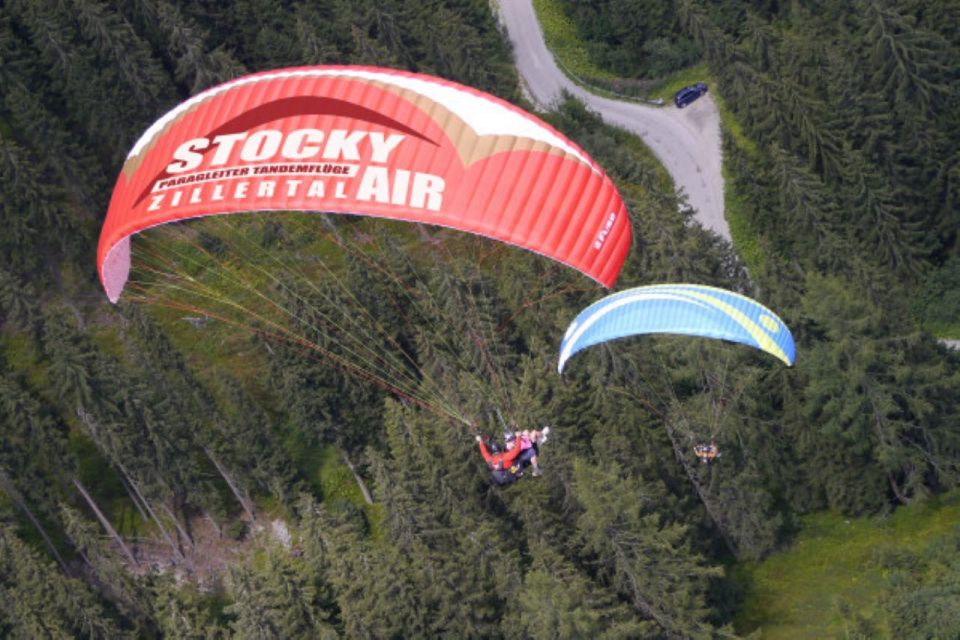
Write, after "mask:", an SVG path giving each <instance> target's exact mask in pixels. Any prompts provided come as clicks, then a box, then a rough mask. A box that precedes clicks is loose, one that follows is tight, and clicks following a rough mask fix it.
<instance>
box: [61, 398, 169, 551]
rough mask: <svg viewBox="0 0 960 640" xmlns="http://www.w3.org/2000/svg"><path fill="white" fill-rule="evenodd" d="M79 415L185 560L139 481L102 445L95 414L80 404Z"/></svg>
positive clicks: (135, 502) (95, 440)
mask: <svg viewBox="0 0 960 640" xmlns="http://www.w3.org/2000/svg"><path fill="white" fill-rule="evenodd" d="M77 417H79V418H80V421H81V422H83V423H84V424H85V425H86V426H87V429H89V430H90V436H91V437H92V438H93V440H94V442H96V443H97V445H98V446H99V447H100V448H101V450H103V451H106V452H107V453H108V455H109V457H110V460H111V461H112V462H113V464H114V466H115V467H116V468H117V469H119V470H120V474H121V476H122V480H123V482H124V483H125V485H126V486H127V487H128V491H129V490H131V489H132V490H133V492H134V493H135V494H136V496H137V498H139V499H140V504H141V505H143V507H144V508H145V509H146V510H147V512H148V513H149V514H150V517H151V518H152V519H153V521H154V522H155V523H157V527H158V528H159V529H160V533H161V534H162V535H163V537H164V538H165V539H166V541H167V542H168V543H169V544H170V547H171V548H172V549H173V551H174V553H176V554H177V555H178V556H179V557H180V559H181V560H183V559H184V556H183V551H181V550H180V548H179V547H178V546H177V544H176V542H174V541H173V538H172V537H170V532H169V531H167V528H166V527H164V526H163V522H161V521H160V518H158V517H157V514H156V513H154V511H153V509H152V508H151V507H150V503H149V502H147V499H146V498H144V497H143V494H142V493H141V492H140V489H139V487H137V483H135V482H134V481H133V478H131V477H130V474H129V473H127V470H126V468H124V466H123V463H121V462H120V460H119V459H117V457H116V456H115V455H112V454H111V453H110V448H109V447H104V446H102V444H101V442H100V438H99V434H98V432H97V424H96V423H95V422H94V420H93V416H91V415H90V414H89V413H87V412H86V411H84V409H83V407H81V406H78V407H77ZM131 499H133V503H134V504H137V500H136V499H134V498H133V497H132V496H131ZM138 509H139V506H138ZM140 513H141V515H142V514H143V511H141V512H140Z"/></svg>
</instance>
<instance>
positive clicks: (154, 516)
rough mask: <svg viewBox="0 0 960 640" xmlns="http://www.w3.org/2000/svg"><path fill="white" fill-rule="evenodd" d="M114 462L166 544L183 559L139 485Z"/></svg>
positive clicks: (181, 553)
mask: <svg viewBox="0 0 960 640" xmlns="http://www.w3.org/2000/svg"><path fill="white" fill-rule="evenodd" d="M114 464H116V465H117V468H118V469H120V473H122V474H123V476H124V478H125V479H126V481H127V482H128V483H129V484H130V487H131V488H132V489H133V490H134V492H135V493H136V494H137V496H138V497H139V498H140V500H141V501H142V502H143V506H144V507H145V508H146V509H147V512H148V513H149V514H150V518H151V519H152V520H153V521H154V522H155V523H156V524H157V527H158V528H159V529H160V534H161V535H162V536H163V537H164V539H165V540H166V541H167V544H169V545H170V548H171V549H173V551H174V553H176V554H177V556H179V557H180V559H181V560H183V559H184V555H183V551H182V550H181V549H180V547H179V546H178V545H177V543H176V542H175V541H174V540H173V537H172V536H171V535H170V532H169V531H167V528H166V527H165V526H163V521H161V520H160V518H159V517H158V516H157V514H156V512H155V511H154V510H153V508H152V507H151V506H150V503H149V502H147V499H146V498H144V497H143V494H142V493H140V489H139V487H137V484H136V483H135V482H134V481H133V479H132V478H131V477H130V474H129V473H127V470H126V468H124V466H123V465H122V464H121V463H120V462H118V461H114Z"/></svg>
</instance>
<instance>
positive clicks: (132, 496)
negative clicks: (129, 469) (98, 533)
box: [120, 474, 150, 522]
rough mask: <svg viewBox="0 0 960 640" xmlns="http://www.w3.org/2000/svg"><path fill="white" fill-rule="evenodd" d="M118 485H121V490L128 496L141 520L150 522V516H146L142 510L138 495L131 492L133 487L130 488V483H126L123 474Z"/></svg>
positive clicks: (145, 512) (144, 510)
mask: <svg viewBox="0 0 960 640" xmlns="http://www.w3.org/2000/svg"><path fill="white" fill-rule="evenodd" d="M120 483H121V484H123V488H124V489H125V490H126V492H127V495H128V496H130V501H131V502H132V503H133V506H135V507H136V508H137V511H139V512H140V517H141V518H143V521H144V522H150V516H149V515H147V511H146V509H144V508H143V504H141V503H140V494H139V493H137V492H135V491H134V490H133V487H131V486H130V483H129V482H127V477H126V476H124V475H123V474H120Z"/></svg>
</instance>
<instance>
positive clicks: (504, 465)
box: [477, 436, 522, 487]
mask: <svg viewBox="0 0 960 640" xmlns="http://www.w3.org/2000/svg"><path fill="white" fill-rule="evenodd" d="M477 444H479V445H480V454H481V455H483V459H484V460H486V462H487V466H488V467H489V468H490V478H491V479H492V480H493V482H494V484H496V485H497V486H498V487H504V486H507V485H511V484H513V483H514V482H516V481H517V480H519V479H520V475H519V472H520V467H519V466H517V464H516V460H517V458H518V457H519V456H520V453H521V452H522V451H521V449H520V443H519V442H517V441H516V440H514V443H513V447H512V448H509V449H507V450H506V451H501V452H498V453H490V450H489V449H487V444H486V443H485V442H484V441H483V438H481V437H480V436H477Z"/></svg>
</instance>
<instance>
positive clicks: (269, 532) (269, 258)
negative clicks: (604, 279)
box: [0, 0, 960, 639]
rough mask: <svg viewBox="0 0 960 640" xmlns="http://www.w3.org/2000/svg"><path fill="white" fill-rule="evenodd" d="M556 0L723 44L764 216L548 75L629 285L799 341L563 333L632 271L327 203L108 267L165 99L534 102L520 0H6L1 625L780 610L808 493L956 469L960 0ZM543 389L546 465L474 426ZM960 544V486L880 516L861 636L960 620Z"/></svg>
mask: <svg viewBox="0 0 960 640" xmlns="http://www.w3.org/2000/svg"><path fill="white" fill-rule="evenodd" d="M514 1H520V0H500V2H501V3H509V2H514ZM524 1H526V0H524ZM553 2H554V4H555V5H556V6H558V7H559V9H560V10H562V11H563V13H564V15H565V16H566V18H567V19H568V20H569V21H570V22H571V24H573V25H575V27H576V30H577V34H578V37H579V38H581V40H582V42H583V43H584V46H585V48H586V51H587V53H588V54H589V56H590V58H591V60H592V63H593V64H595V65H596V66H598V67H600V68H603V69H605V70H606V71H607V72H609V73H612V74H616V75H617V76H620V77H622V78H626V79H633V80H642V81H644V82H645V83H647V86H651V87H653V86H656V84H657V83H658V82H662V81H664V79H667V78H669V77H671V74H676V73H682V72H683V70H684V69H689V68H691V67H695V66H696V65H701V66H700V67H699V68H701V69H703V70H704V73H706V74H709V82H710V89H709V90H710V96H711V99H712V98H716V99H717V100H719V101H722V104H723V105H724V106H723V118H724V119H723V123H724V125H723V128H722V135H723V138H722V141H723V171H724V179H725V185H726V186H725V189H726V193H725V196H726V199H727V200H726V202H727V208H728V210H729V209H736V211H737V214H736V215H737V217H736V227H737V228H736V230H735V233H734V236H735V237H734V242H732V243H731V242H728V241H726V240H724V239H722V238H720V237H718V236H717V235H715V234H713V233H711V232H709V231H707V230H705V229H704V228H702V227H701V226H700V225H699V224H698V223H696V221H695V220H694V218H693V212H692V211H691V209H690V207H688V206H687V205H686V201H685V196H684V194H683V193H680V192H678V191H677V190H675V189H674V185H673V183H672V181H671V180H670V178H669V176H668V175H667V174H666V172H665V171H664V170H663V168H662V166H661V165H660V164H659V163H658V161H657V160H656V158H655V157H654V156H653V155H652V154H651V153H650V152H649V151H648V150H647V149H646V147H645V146H644V145H643V143H642V142H641V141H640V139H639V138H636V137H634V136H632V135H630V134H628V133H627V132H625V131H623V130H621V129H617V128H615V127H612V126H609V125H608V124H606V123H605V122H604V121H603V120H602V118H601V117H600V116H599V115H598V114H596V113H594V112H592V111H590V110H589V109H587V108H586V107H585V106H584V105H583V104H582V103H580V102H578V101H577V100H576V99H574V98H572V97H569V96H568V97H567V98H566V99H564V100H562V101H560V102H559V103H558V104H556V105H554V108H553V109H551V110H549V111H539V112H537V116H538V117H539V118H541V119H542V120H543V121H545V122H547V123H548V124H549V125H550V126H551V127H553V128H555V129H556V130H557V131H559V132H560V133H561V134H563V135H564V136H566V137H568V138H569V139H570V140H572V141H573V142H575V143H576V145H578V146H579V147H580V148H582V149H583V150H585V151H586V153H588V154H589V155H590V156H591V157H592V158H593V159H594V160H595V161H596V163H597V164H598V165H599V166H600V167H602V168H603V171H604V172H606V173H607V174H608V175H609V176H610V178H612V180H613V182H614V183H615V185H616V187H617V189H618V190H619V192H620V194H621V196H622V197H623V199H624V201H625V203H626V206H627V210H628V212H629V224H630V229H631V231H632V244H631V246H630V250H629V253H628V255H627V258H626V261H625V263H624V265H623V268H622V271H621V272H620V275H619V279H618V280H617V282H616V285H615V287H614V288H613V291H619V290H623V289H627V288H630V287H637V286H642V285H648V284H656V283H696V284H701V285H708V286H712V287H719V288H723V289H728V290H732V291H735V292H739V293H741V294H743V295H746V296H749V297H751V298H754V299H757V300H759V301H761V302H762V303H763V304H764V305H766V306H767V307H769V308H770V309H773V310H775V311H776V312H777V314H778V315H779V316H780V317H781V318H782V319H783V321H784V322H785V324H786V325H787V326H788V327H789V328H790V330H791V331H792V333H793V336H794V338H795V340H796V348H797V358H796V363H795V364H794V366H791V367H788V366H786V365H784V364H783V363H782V362H779V361H777V360H776V359H775V358H771V357H770V356H769V355H766V354H763V353H761V352H759V351H758V350H755V349H751V348H748V347H744V346H743V345H738V344H733V343H732V342H726V341H722V340H707V339H701V338H692V337H689V336H676V335H656V336H639V337H634V338H626V339H621V340H615V341H611V342H608V343H604V344H601V345H596V346H593V347H591V348H590V349H587V350H584V351H583V352H582V353H580V354H577V355H576V356H575V357H574V358H573V359H572V360H571V362H570V363H569V364H568V365H567V366H566V368H565V369H564V372H563V374H562V375H559V374H558V373H557V357H558V351H559V346H560V342H561V340H562V339H563V336H564V332H565V331H566V329H567V326H568V325H569V324H570V322H571V320H572V319H573V318H574V317H575V316H576V315H577V313H579V312H580V311H581V310H583V309H584V308H586V307H587V306H588V305H590V304H592V303H593V302H595V301H597V300H599V299H600V298H602V297H603V296H605V295H607V294H608V293H610V291H608V290H606V289H604V288H603V287H602V286H601V285H600V284H597V283H596V282H594V281H592V280H591V279H590V278H588V277H586V276H584V275H583V274H581V273H579V272H578V271H576V270H575V269H571V268H569V267H567V266H565V265H564V264H560V263H559V262H557V261H554V260H550V259H548V258H546V257H544V256H542V255H538V254H537V253H536V252H533V251H525V250H523V249H521V248H518V247H516V246H511V245H510V244H507V243H503V242H498V241H495V240H490V239H487V238H484V237H481V236H479V235H474V234H469V233H462V232H458V231H455V230H451V229H448V228H444V227H437V226H430V225H424V224H412V223H409V222H400V221H388V220H383V219H376V218H369V217H364V216H352V215H337V214H331V213H326V212H322V211H318V212H312V213H303V212H299V213H297V212H287V211H276V212H270V213H248V214H238V215H230V216H211V217H209V218H205V219H196V220H187V221H184V222H179V223H175V224H170V225H163V226H158V227H156V228H151V229H148V230H146V231H143V232H142V233H140V234H138V235H137V237H136V238H135V239H134V240H133V243H132V270H131V273H130V279H129V281H128V283H127V286H126V290H125V291H124V293H123V295H121V296H120V299H119V302H118V303H117V304H112V303H111V302H110V301H109V300H108V299H107V296H106V295H105V294H104V290H103V287H102V286H101V283H100V280H99V278H98V272H97V245H98V238H99V235H100V230H101V226H102V225H103V222H104V217H105V215H106V212H107V209H108V207H109V205H110V199H111V193H112V191H113V188H114V183H115V181H116V180H117V176H118V175H119V174H120V171H121V168H122V167H123V166H124V162H125V159H126V158H127V154H128V152H130V150H131V148H132V147H133V146H134V144H135V143H136V142H137V141H138V140H139V139H140V138H141V135H143V133H144V132H145V131H147V130H148V128H150V126H151V124H153V123H154V122H155V121H157V119H158V118H160V117H161V116H163V115H164V114H165V113H167V112H168V111H170V110H171V109H173V108H174V107H175V106H176V105H178V104H180V103H182V102H183V101H185V100H187V99H188V98H190V97H191V96H193V95H196V94H198V93H199V92H201V91H203V90H205V89H208V88H210V87H214V86H216V85H219V84H221V83H224V82H227V81H230V80H232V79H235V78H239V77H241V76H244V75H246V74H250V73H255V72H261V71H267V70H271V69H279V68H285V67H301V66H308V65H366V66H369V67H385V68H390V69H398V70H405V71H411V72H416V73H421V74H428V75H431V76H437V77H440V78H444V79H447V80H451V81H454V82H457V83H460V84H463V85H467V86H469V87H475V88H476V89H478V90H479V91H482V92H486V93H489V94H492V95H494V96H496V97H498V98H500V99H502V100H504V101H506V102H508V103H511V104H513V105H517V106H518V107H520V108H522V109H524V110H527V111H533V110H534V105H532V104H531V103H530V102H529V101H528V97H527V96H526V95H525V93H524V91H523V89H522V83H521V81H520V78H519V77H518V72H517V70H516V68H515V66H514V59H513V54H512V51H511V44H510V40H509V39H508V38H507V36H506V34H505V32H504V29H503V28H502V27H501V26H500V25H499V23H498V19H497V4H496V3H490V2H488V1H487V0H231V1H229V2H209V1H205V0H111V1H109V2H107V1H105V0H0V637H10V638H111V639H114V638H251V639H252V638H258V639H259V638H341V637H342V638H411V639H412V638H517V639H523V638H538V639H539V638H609V639H613V638H663V639H667V638H671V639H672V638H730V637H750V636H751V634H752V633H754V632H756V629H754V628H751V627H750V626H749V625H744V624H742V623H741V622H739V621H740V620H741V618H738V614H739V612H740V611H741V610H742V607H743V606H744V602H745V598H746V595H745V594H746V591H747V589H748V585H745V584H744V582H743V581H742V580H738V579H737V577H736V576H737V575H738V572H737V567H741V566H755V565H756V564H757V563H762V562H764V561H765V560H766V559H768V558H771V557H774V556H776V555H777V554H780V553H784V552H785V551H786V550H789V549H790V548H791V545H792V544H793V543H794V541H795V540H796V539H797V536H798V535H800V533H801V532H802V531H803V530H804V523H805V522H806V520H805V518H807V517H809V516H811V514H818V513H827V512H829V513H833V514H839V515H840V516H841V517H843V518H847V519H856V518H864V517H867V518H885V517H892V516H893V515H895V514H897V513H899V512H900V511H901V510H903V509H907V508H910V507H911V506H912V505H917V504H923V503H927V502H930V501H936V500H939V499H942V498H943V497H944V496H952V495H954V493H953V492H956V491H958V490H960V486H958V485H960V351H954V350H951V349H948V348H947V347H946V346H945V344H944V341H943V339H945V338H952V339H957V338H960V235H958V231H960V89H958V87H960V1H958V0H852V1H840V0H810V1H809V2H785V1H778V0H675V1H674V2H662V1H660V0H596V1H593V2H585V1H580V0H553ZM662 108H663V109H675V107H674V106H673V104H672V103H670V102H669V101H668V103H667V105H666V106H664V107H662ZM731 123H732V124H731ZM731 226H734V224H733V222H731ZM184 283H190V286H192V287H193V288H192V289H191V288H190V287H189V286H187V285H186V284H184ZM271 313H274V315H270V314H271ZM281 327H282V328H281ZM513 425H517V426H518V427H519V428H520V429H540V428H542V427H543V426H550V430H551V431H550V438H549V440H548V441H547V442H546V443H544V444H543V446H542V448H541V450H540V454H539V466H540V468H541V470H542V475H538V476H533V475H532V474H531V473H529V472H527V473H525V474H524V477H522V478H521V479H520V480H519V481H518V482H516V483H515V484H512V485H510V486H506V487H498V486H495V485H494V484H492V483H491V476H490V471H489V470H488V468H487V465H486V464H485V463H484V459H483V458H482V457H481V455H480V453H479V452H478V446H477V442H476V436H480V437H481V438H482V439H484V440H487V441H498V440H499V441H502V440H503V432H504V431H505V430H509V429H511V428H513ZM702 443H713V444H715V446H716V447H717V448H718V449H719V451H720V456H719V457H718V458H717V459H716V460H714V461H713V462H711V463H709V464H707V463H703V462H701V460H699V459H698V458H697V455H696V453H695V448H696V447H697V446H699V445H701V444H702ZM958 549H960V521H958V522H955V523H954V524H953V526H952V527H951V528H950V530H949V532H948V533H947V534H946V535H945V536H944V537H943V538H942V539H940V540H939V541H938V544H937V545H936V546H935V547H931V550H929V551H928V552H926V553H927V555H925V556H923V557H922V558H920V557H919V556H918V557H913V556H911V558H913V559H912V560H910V561H907V560H905V559H904V558H906V556H896V555H895V554H894V555H891V556H890V557H886V556H885V558H884V560H883V562H885V563H886V564H885V565H884V566H885V567H888V569H889V571H888V574H889V576H892V577H891V579H890V580H889V581H887V582H884V583H883V584H882V585H878V586H877V588H878V589H879V590H880V591H881V596H880V600H878V602H882V603H883V606H882V609H883V614H882V616H881V617H879V618H878V617H876V616H874V617H873V618H872V622H871V623H870V624H868V623H867V622H865V621H864V618H863V616H864V615H865V614H863V612H858V611H856V610H849V607H846V608H844V607H841V609H842V610H839V609H838V612H837V613H836V615H837V616H838V617H839V618H842V619H844V620H847V621H849V628H848V632H847V635H845V636H843V637H851V638H852V637H863V638H867V637H891V638H957V637H960V617H958V614H957V611H958V610H960V563H958V561H957V559H956V557H957V550H958ZM904 553H906V552H904ZM898 558H899V559H898ZM854 609H855V608H854ZM878 615H879V614H878ZM871 625H872V626H871ZM753 637H761V636H753ZM762 637H768V636H762ZM769 637H773V636H769ZM810 637H813V636H810Z"/></svg>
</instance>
